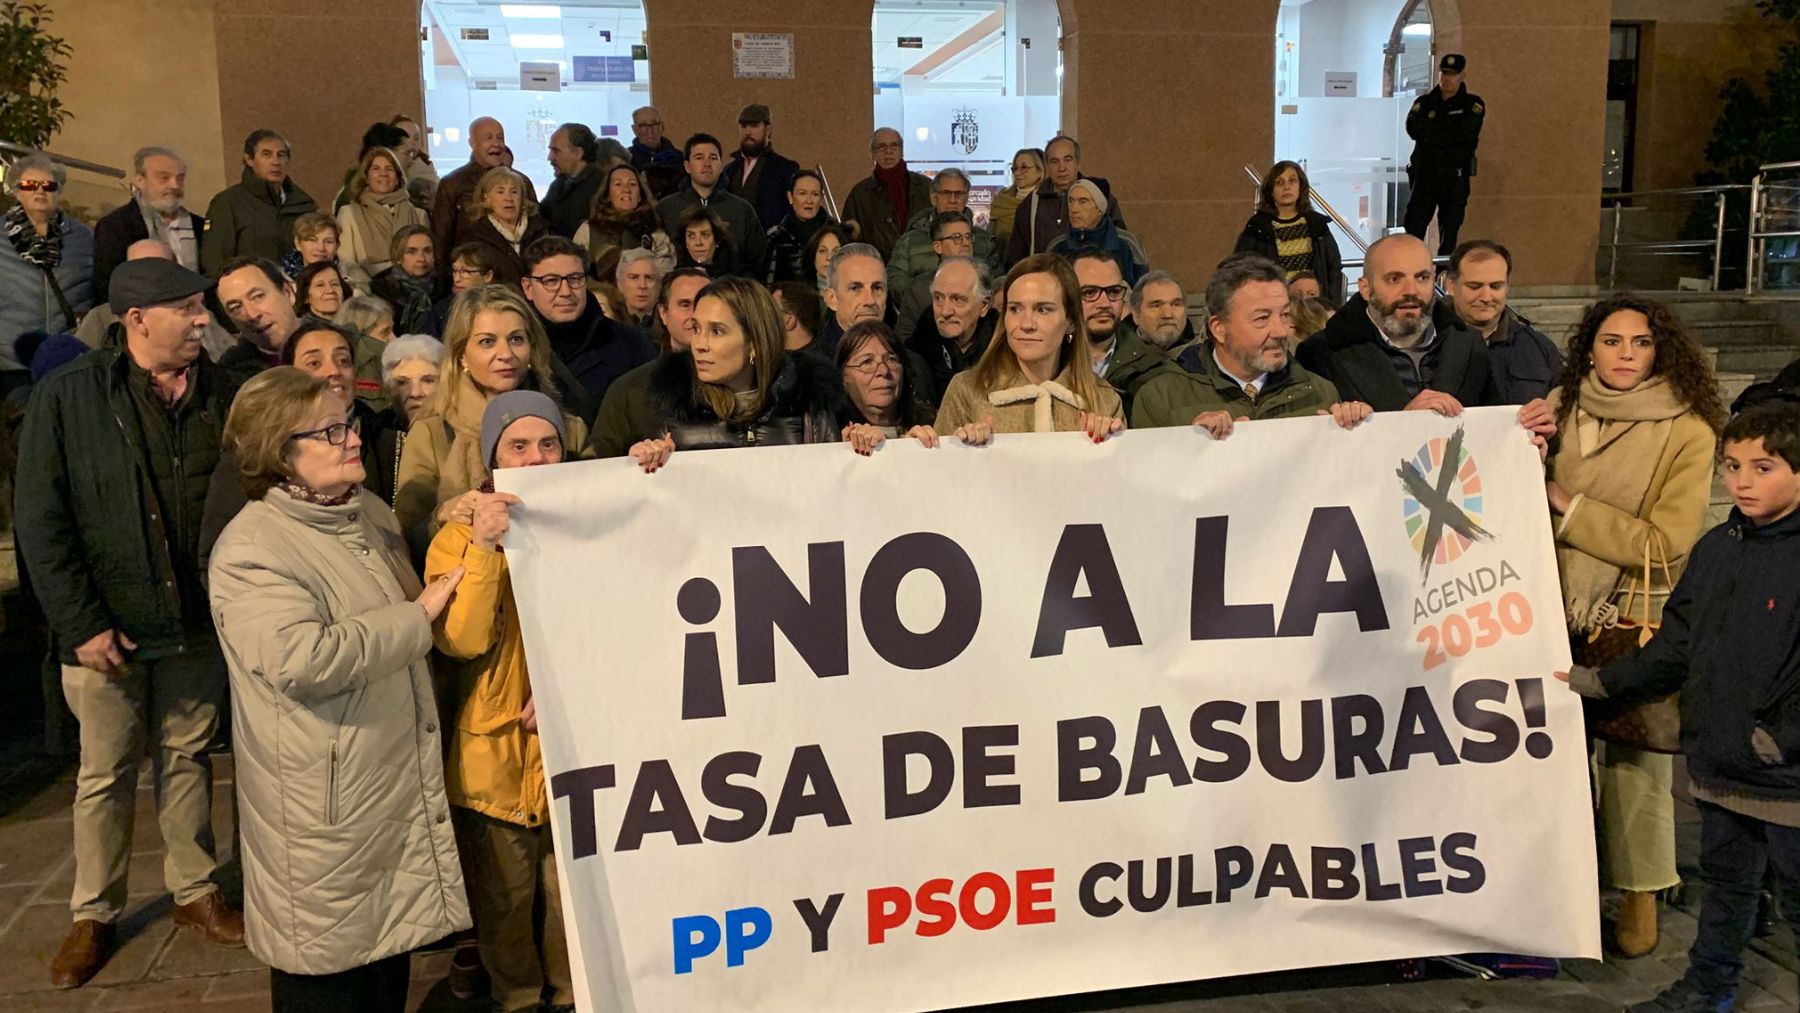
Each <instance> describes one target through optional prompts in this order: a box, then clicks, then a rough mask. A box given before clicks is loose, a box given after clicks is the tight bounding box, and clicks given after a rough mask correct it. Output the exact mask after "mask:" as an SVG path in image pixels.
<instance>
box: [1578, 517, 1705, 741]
mask: <svg viewBox="0 0 1800 1013" xmlns="http://www.w3.org/2000/svg"><path fill="white" fill-rule="evenodd" d="M1653 548H1654V550H1655V556H1656V562H1657V563H1658V564H1660V566H1661V569H1662V575H1663V586H1665V587H1667V588H1669V589H1670V590H1673V589H1674V587H1675V582H1674V581H1673V580H1671V579H1670V577H1669V557H1668V553H1667V552H1666V551H1665V550H1664V549H1663V547H1662V539H1661V537H1659V536H1658V535H1656V534H1655V533H1654V532H1653V533H1652V534H1651V536H1650V537H1649V538H1648V539H1646V540H1645V542H1644V569H1643V575H1642V576H1643V579H1642V581H1641V582H1640V581H1639V580H1636V579H1631V578H1628V579H1627V580H1626V582H1625V602H1624V604H1623V605H1622V606H1618V607H1616V608H1612V609H1609V610H1608V615H1607V616H1606V617H1605V619H1604V620H1603V621H1602V622H1601V623H1600V624H1598V625H1596V626H1595V627H1594V632H1593V633H1592V634H1590V635H1589V636H1588V639H1587V643H1586V644H1585V645H1580V648H1581V649H1580V652H1579V653H1580V654H1581V659H1580V660H1581V664H1583V665H1587V666H1590V667H1592V668H1600V667H1602V666H1604V665H1605V664H1606V663H1607V662H1609V661H1613V660H1616V659H1618V658H1621V657H1624V656H1625V655H1627V654H1630V653H1632V652H1633V651H1635V650H1636V649H1638V648H1640V647H1642V646H1644V645H1645V644H1647V643H1649V642H1650V638H1651V637H1653V636H1655V635H1656V630H1657V628H1658V627H1659V626H1661V625H1662V624H1661V623H1653V622H1651V621H1650V586H1651V585H1650V573H1651V569H1650V567H1651V556H1652V549H1653ZM1640 587H1641V588H1642V591H1643V605H1642V607H1641V609H1640V610H1639V613H1638V618H1637V620H1636V621H1633V620H1632V618H1631V608H1632V604H1633V602H1634V601H1635V600H1636V598H1637V596H1638V591H1639V588H1640ZM1586 713H1587V719H1588V728H1589V732H1590V734H1592V735H1593V736H1594V737H1595V738H1597V739H1603V740H1605V741H1607V742H1612V743H1616V744H1618V745H1621V746H1630V747H1632V748H1633V749H1642V750H1644V751H1646V752H1651V753H1679V752H1681V693H1680V691H1676V692H1674V693H1669V694H1666V695H1664V696H1658V697H1651V698H1649V699H1643V698H1632V699H1629V700H1626V701H1623V702H1621V701H1617V700H1588V701H1586Z"/></svg>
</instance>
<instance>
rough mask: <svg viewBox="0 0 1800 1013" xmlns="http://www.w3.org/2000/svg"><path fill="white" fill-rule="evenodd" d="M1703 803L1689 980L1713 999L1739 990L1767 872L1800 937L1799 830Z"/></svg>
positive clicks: (1783, 908) (1689, 952)
mask: <svg viewBox="0 0 1800 1013" xmlns="http://www.w3.org/2000/svg"><path fill="white" fill-rule="evenodd" d="M1698 805H1699V807H1700V881H1701V882H1702V883H1704V884H1705V885H1706V893H1705V894H1704V895H1703V896H1702V897H1701V900H1700V931H1699V934H1698V935H1696V936H1695V937H1694V945H1693V947H1692V948H1690V949H1689V950H1688V970H1687V980H1688V983H1689V984H1691V985H1693V986H1694V987H1695V988H1697V989H1699V990H1700V991H1701V992H1702V993H1704V994H1705V995H1707V996H1709V997H1715V998H1716V997H1721V996H1724V995H1726V994H1728V993H1731V992H1735V991H1736V990H1737V983H1738V974H1739V973H1740V972H1742V971H1743V969H1744V962H1743V961H1742V960H1741V959H1739V956H1738V955H1739V954H1741V953H1743V952H1744V947H1745V946H1748V945H1749V943H1750V938H1751V936H1752V935H1753V934H1754V933H1755V931H1756V901H1757V895H1758V894H1760V893H1761V892H1762V886H1763V872H1764V870H1765V868H1766V867H1767V866H1768V865H1770V864H1773V865H1774V866H1775V871H1776V872H1777V873H1778V875H1776V876H1774V877H1772V878H1773V879H1774V880H1775V883H1776V884H1777V889H1779V890H1780V891H1781V894H1782V897H1781V901H1782V910H1783V911H1784V912H1785V913H1786V914H1787V918H1788V923H1789V924H1790V925H1792V926H1793V927H1794V929H1795V935H1796V937H1800V890H1797V889H1796V888H1795V884H1796V883H1800V829H1796V828H1794V827H1784V826H1778V825H1776V824H1774V823H1764V822H1763V821H1762V820H1759V819H1754V818H1752V817H1749V816H1743V815H1740V814H1738V813H1734V812H1732V811H1731V810H1729V809H1726V808H1724V807H1722V806H1716V805H1713V804H1712V803H1710V802H1699V803H1698Z"/></svg>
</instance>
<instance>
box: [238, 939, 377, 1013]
mask: <svg viewBox="0 0 1800 1013" xmlns="http://www.w3.org/2000/svg"><path fill="white" fill-rule="evenodd" d="M411 980H412V954H410V953H401V954H398V955H396V956H392V957H388V958H387V959H385V960H377V961H376V962H375V963H373V964H364V965H363V966H361V967H353V968H351V969H350V970H348V971H339V972H338V973H336V974H289V973H287V972H286V971H277V970H275V969H274V968H270V969H269V1009H270V1010H271V1011H272V1013H348V1011H350V1010H356V1011H357V1013H388V1011H393V1013H403V1011H404V1010H405V1009H406V986H407V983H408V982H410V981H411Z"/></svg>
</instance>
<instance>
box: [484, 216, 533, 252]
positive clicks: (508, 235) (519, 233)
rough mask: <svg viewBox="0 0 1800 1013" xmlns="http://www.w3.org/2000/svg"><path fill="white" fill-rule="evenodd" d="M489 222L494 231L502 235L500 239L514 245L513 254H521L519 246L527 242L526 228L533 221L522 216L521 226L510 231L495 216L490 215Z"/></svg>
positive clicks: (520, 218)
mask: <svg viewBox="0 0 1800 1013" xmlns="http://www.w3.org/2000/svg"><path fill="white" fill-rule="evenodd" d="M487 220H488V224H489V225H492V226H493V227H494V231H495V232H498V233H500V238H501V239H504V240H506V241H507V242H508V243H510V244H511V245H512V248H513V252H514V253H517V252H519V244H520V243H521V242H523V241H524V240H525V227H526V226H527V225H529V224H530V223H531V220H530V219H528V218H526V217H525V216H523V215H520V216H519V224H518V225H517V226H515V227H513V228H510V229H509V228H507V227H506V226H505V225H502V224H501V223H500V219H498V218H495V217H494V216H493V215H488V216H487Z"/></svg>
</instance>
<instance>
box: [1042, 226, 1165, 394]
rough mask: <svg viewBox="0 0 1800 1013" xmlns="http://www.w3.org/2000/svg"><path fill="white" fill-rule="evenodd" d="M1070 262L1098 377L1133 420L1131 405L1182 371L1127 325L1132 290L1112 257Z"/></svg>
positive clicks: (1085, 252) (1095, 254)
mask: <svg viewBox="0 0 1800 1013" xmlns="http://www.w3.org/2000/svg"><path fill="white" fill-rule="evenodd" d="M1069 261H1070V263H1071V265H1072V266H1073V267H1074V268H1075V278H1076V280H1078V281H1079V282H1081V315H1082V317H1083V318H1084V319H1085V320H1086V321H1087V332H1088V345H1089V347H1091V348H1092V349H1093V352H1094V374H1095V375H1096V376H1099V377H1101V378H1102V379H1104V380H1105V381H1106V382H1107V383H1109V384H1111V385H1112V388H1113V390H1116V391H1118V392H1119V400H1120V401H1122V402H1124V405H1125V417H1126V418H1127V419H1129V418H1130V417H1131V406H1132V402H1133V400H1134V399H1135V398H1136V397H1137V395H1138V392H1139V391H1141V390H1143V389H1144V386H1145V385H1146V384H1148V383H1149V382H1150V381H1151V380H1152V379H1154V378H1156V377H1157V376H1158V375H1161V374H1164V373H1179V372H1181V369H1180V367H1178V366H1176V365H1175V363H1174V361H1173V360H1171V359H1170V358H1169V357H1168V356H1166V355H1164V354H1163V353H1162V350H1161V349H1159V348H1157V347H1156V346H1155V345H1152V344H1151V343H1150V342H1148V341H1145V340H1144V339H1143V338H1142V337H1141V336H1139V335H1138V332H1137V328H1135V327H1133V326H1132V324H1131V322H1130V321H1129V320H1126V319H1125V297H1126V295H1127V294H1128V293H1129V292H1130V291H1131V287H1130V286H1128V285H1126V284H1125V272H1124V271H1123V270H1122V269H1121V268H1120V267H1119V261H1118V260H1117V259H1116V258H1114V257H1113V255H1112V254H1111V253H1110V252H1108V251H1106V250H1101V249H1097V248H1095V247H1086V248H1083V249H1079V250H1076V251H1075V252H1074V253H1073V254H1071V255H1070V258H1069Z"/></svg>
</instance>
